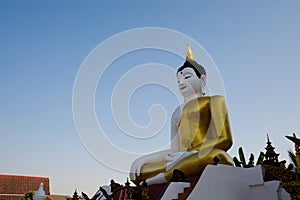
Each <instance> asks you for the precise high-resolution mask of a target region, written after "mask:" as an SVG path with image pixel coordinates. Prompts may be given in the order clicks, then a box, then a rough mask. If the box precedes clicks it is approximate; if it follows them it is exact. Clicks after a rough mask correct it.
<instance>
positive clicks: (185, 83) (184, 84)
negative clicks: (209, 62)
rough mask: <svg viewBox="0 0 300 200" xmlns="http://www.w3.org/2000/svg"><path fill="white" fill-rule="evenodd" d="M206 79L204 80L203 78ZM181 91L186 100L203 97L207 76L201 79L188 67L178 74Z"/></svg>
mask: <svg viewBox="0 0 300 200" xmlns="http://www.w3.org/2000/svg"><path fill="white" fill-rule="evenodd" d="M203 77H204V78H203ZM177 82H178V87H179V91H180V93H181V94H182V96H183V97H185V98H193V97H197V96H202V89H203V88H202V87H204V85H205V76H204V75H202V77H201V78H199V77H198V76H197V74H196V72H195V71H194V69H193V68H190V67H186V68H184V69H183V70H182V71H180V72H178V73H177Z"/></svg>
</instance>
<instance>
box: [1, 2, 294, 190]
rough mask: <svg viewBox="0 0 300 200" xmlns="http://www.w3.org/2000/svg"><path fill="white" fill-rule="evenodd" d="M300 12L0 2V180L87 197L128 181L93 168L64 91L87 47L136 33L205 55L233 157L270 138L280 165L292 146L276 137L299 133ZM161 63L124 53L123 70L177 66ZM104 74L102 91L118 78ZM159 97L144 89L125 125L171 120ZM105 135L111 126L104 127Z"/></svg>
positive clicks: (267, 7) (277, 5)
mask: <svg viewBox="0 0 300 200" xmlns="http://www.w3.org/2000/svg"><path fill="white" fill-rule="evenodd" d="M299 10H300V1H299V0H287V1H271V0H266V1H258V0H257V1H247V2H246V1H244V2H241V1H231V0H229V1H224V2H220V1H188V2H186V1H185V2H184V1H178V2H174V1H163V2H161V1H148V2H141V1H126V2H125V1H107V2H104V1H90V2H85V1H43V2H41V1H1V2H0V27H1V34H0V44H1V47H0V51H1V53H0V92H1V98H0V109H1V115H0V121H1V125H0V134H1V140H0V151H1V154H0V159H1V165H0V173H5V174H23V175H37V176H40V175H41V176H48V177H50V182H51V192H52V193H60V194H71V193H72V192H73V191H74V189H75V188H77V189H78V191H85V192H87V193H88V194H93V192H95V191H96V190H97V189H98V187H99V186H100V185H104V184H107V183H109V180H110V179H111V178H115V179H116V180H117V181H119V182H121V183H122V182H124V181H125V180H126V176H127V175H126V174H121V173H118V172H115V171H113V170H111V169H109V168H106V167H105V166H103V165H101V164H100V163H99V162H98V161H97V160H95V159H94V158H93V157H92V156H91V155H90V154H89V153H88V152H87V151H86V149H85V148H84V146H83V145H82V143H81V142H80V139H79V137H78V135H77V132H76V129H75V125H74V122H73V114H72V92H73V84H74V81H75V78H76V74H77V71H78V70H79V67H80V65H81V63H82V62H83V60H84V59H85V57H86V56H87V55H88V54H89V53H90V52H91V51H92V49H94V48H95V47H96V46H97V45H98V44H99V43H100V42H102V41H104V40H105V39H107V38H108V37H110V36H112V35H114V34H117V33H120V32H122V31H126V30H129V29H132V28H141V27H163V28H169V29H173V30H176V31H179V32H182V33H184V34H186V35H188V36H190V37H192V38H193V39H194V40H196V41H197V42H198V43H200V44H201V45H202V46H203V47H204V48H205V49H206V50H207V52H208V53H209V54H210V56H211V57H212V59H213V60H214V62H215V63H216V65H217V66H218V69H219V71H220V73H221V76H222V78H223V81H224V85H225V89H226V99H227V104H228V109H229V114H230V119H231V126H232V133H233V136H234V146H233V147H232V149H231V150H230V154H231V155H232V156H235V155H236V152H237V148H238V147H240V146H243V147H244V151H245V152H246V154H247V157H248V154H250V152H252V153H255V154H256V155H257V154H258V153H259V151H263V150H264V147H265V142H266V134H267V133H269V135H270V138H271V141H272V142H273V144H274V146H276V150H277V152H280V153H281V157H280V158H281V159H288V156H287V153H286V152H287V150H288V149H289V148H293V146H292V144H291V143H290V142H289V141H287V140H286V139H285V138H284V135H291V134H292V133H293V132H296V134H298V135H300V127H299V122H298V120H299V119H300V106H299V102H300V96H299V92H298V88H299V87H300V79H299V78H298V76H299V72H300V70H299V68H300V67H299V53H300V50H299V46H300V38H299V35H300V21H299V19H300V13H299ZM182 48H183V49H184V51H185V48H186V47H185V46H183V47H182ZM148 53H149V54H148ZM149 55H151V56H149ZM159 55H161V54H160V53H159V52H152V51H144V52H140V53H139V52H137V53H136V54H132V55H128V56H129V57H128V59H127V60H125V61H126V63H124V64H126V65H125V66H126V68H125V69H126V70H127V69H128V70H129V69H130V67H131V66H132V67H133V66H135V65H137V64H142V63H143V62H144V61H145V62H162V63H164V64H169V65H171V67H173V68H174V69H176V68H177V67H178V66H179V65H181V64H182V63H183V60H180V59H179V58H177V57H174V56H172V55H168V54H164V53H162V55H163V56H162V57H159ZM152 58H153V59H152ZM173 59H174V60H173ZM196 60H201V58H196ZM125 61H124V62H125ZM119 62H122V59H120V60H119ZM125 69H123V71H124V72H126V70H125ZM111 70H112V71H111V74H110V73H109V72H108V74H107V77H106V79H107V81H106V82H104V83H103V84H104V85H103V87H107V88H112V87H113V84H114V81H115V79H116V78H115V79H114V78H113V74H114V73H117V72H118V73H120V74H119V75H121V72H122V71H121V72H120V70H119V69H116V68H112V69H111ZM114 70H115V71H114ZM208 82H209V75H208ZM143 90H145V91H144V92H145V93H143ZM164 91H165V90H163V89H162V88H159V87H151V86H149V87H145V88H142V89H141V91H140V93H139V92H136V94H135V96H134V97H135V98H136V100H135V103H136V104H137V105H139V106H138V107H132V116H133V119H136V120H137V122H138V123H141V124H143V123H147V120H148V119H147V118H146V117H145V118H144V117H143V116H146V115H147V109H148V107H149V106H150V105H151V104H152V103H161V104H162V105H166V110H167V111H168V112H167V114H168V117H169V115H170V114H171V113H172V109H173V108H174V106H176V101H174V97H172V95H171V94H170V93H169V92H168V91H167V92H164ZM100 94H101V93H100V92H99V93H97V94H96V99H97V104H96V106H97V113H98V115H99V119H100V121H101V115H102V113H103V112H101V111H102V110H101V109H102V107H101V105H102V104H103V103H105V102H104V100H102V97H103V99H107V98H109V96H105V95H104V96H101V95H100ZM107 94H109V92H108V93H107ZM157 94H159V95H157ZM164 95H166V96H164ZM143 98H147V99H149V101H143ZM102 101H103V102H102ZM169 102H171V103H169ZM137 108H139V109H137ZM144 108H147V109H144ZM105 119H106V118H105V117H104V118H103V119H102V120H105ZM110 126H111V127H110ZM167 128H168V127H166V129H167ZM106 129H108V130H110V129H111V130H114V129H115V127H113V124H110V123H107V124H106ZM165 134H166V135H167V134H168V133H165ZM167 137H168V136H165V138H167ZM125 145H126V142H125ZM103 151H104V152H106V151H109V150H105V149H104V150H103ZM113 156H116V158H117V155H113Z"/></svg>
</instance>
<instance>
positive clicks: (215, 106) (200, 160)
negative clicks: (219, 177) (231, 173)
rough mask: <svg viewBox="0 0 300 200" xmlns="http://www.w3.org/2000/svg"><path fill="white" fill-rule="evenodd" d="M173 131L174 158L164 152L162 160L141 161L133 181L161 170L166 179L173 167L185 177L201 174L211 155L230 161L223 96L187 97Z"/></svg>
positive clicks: (229, 162) (171, 172)
mask: <svg viewBox="0 0 300 200" xmlns="http://www.w3.org/2000/svg"><path fill="white" fill-rule="evenodd" d="M176 133H177V134H176V136H174V137H175V138H173V139H175V140H177V141H178V142H177V143H178V147H177V148H178V151H179V152H177V153H175V154H173V156H174V155H175V157H176V159H173V160H172V161H170V158H168V156H166V159H164V160H163V161H161V160H160V161H155V160H153V161H151V162H148V163H145V164H144V165H143V167H142V169H141V174H140V176H138V177H137V178H136V181H139V182H140V181H143V180H146V179H147V178H150V177H153V176H155V175H157V174H158V173H164V175H165V178H166V179H167V180H168V181H170V180H171V179H172V175H173V170H174V169H177V170H180V171H181V172H183V173H184V175H185V176H186V177H193V176H197V175H201V173H202V172H203V170H204V168H205V167H206V166H207V165H208V164H214V158H215V157H218V159H219V164H227V165H233V161H232V158H231V157H230V156H229V155H228V154H227V153H226V151H227V150H228V149H229V148H230V147H231V146H232V135H231V130H230V124H229V118H228V111H227V106H226V103H225V99H224V97H222V96H211V97H199V98H196V99H193V100H191V101H189V102H188V103H187V104H186V105H185V106H184V107H183V109H182V112H181V117H180V120H179V122H178V124H177V132H176Z"/></svg>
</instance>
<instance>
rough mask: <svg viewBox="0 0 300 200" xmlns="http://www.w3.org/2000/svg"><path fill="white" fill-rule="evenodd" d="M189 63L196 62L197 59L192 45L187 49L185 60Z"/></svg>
mask: <svg viewBox="0 0 300 200" xmlns="http://www.w3.org/2000/svg"><path fill="white" fill-rule="evenodd" d="M185 59H186V60H187V61H194V60H195V58H194V54H193V52H192V50H191V46H190V44H188V47H187V51H186V58H185Z"/></svg>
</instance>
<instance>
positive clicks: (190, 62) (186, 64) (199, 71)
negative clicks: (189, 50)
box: [177, 60, 206, 78]
mask: <svg viewBox="0 0 300 200" xmlns="http://www.w3.org/2000/svg"><path fill="white" fill-rule="evenodd" d="M187 67H190V68H192V69H193V70H194V71H195V73H196V75H197V76H198V78H201V75H206V71H205V69H204V67H202V65H200V64H198V63H197V62H196V61H194V60H187V61H185V62H184V64H183V65H182V66H181V67H179V69H178V70H177V74H178V72H181V71H182V70H183V69H184V68H187Z"/></svg>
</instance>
